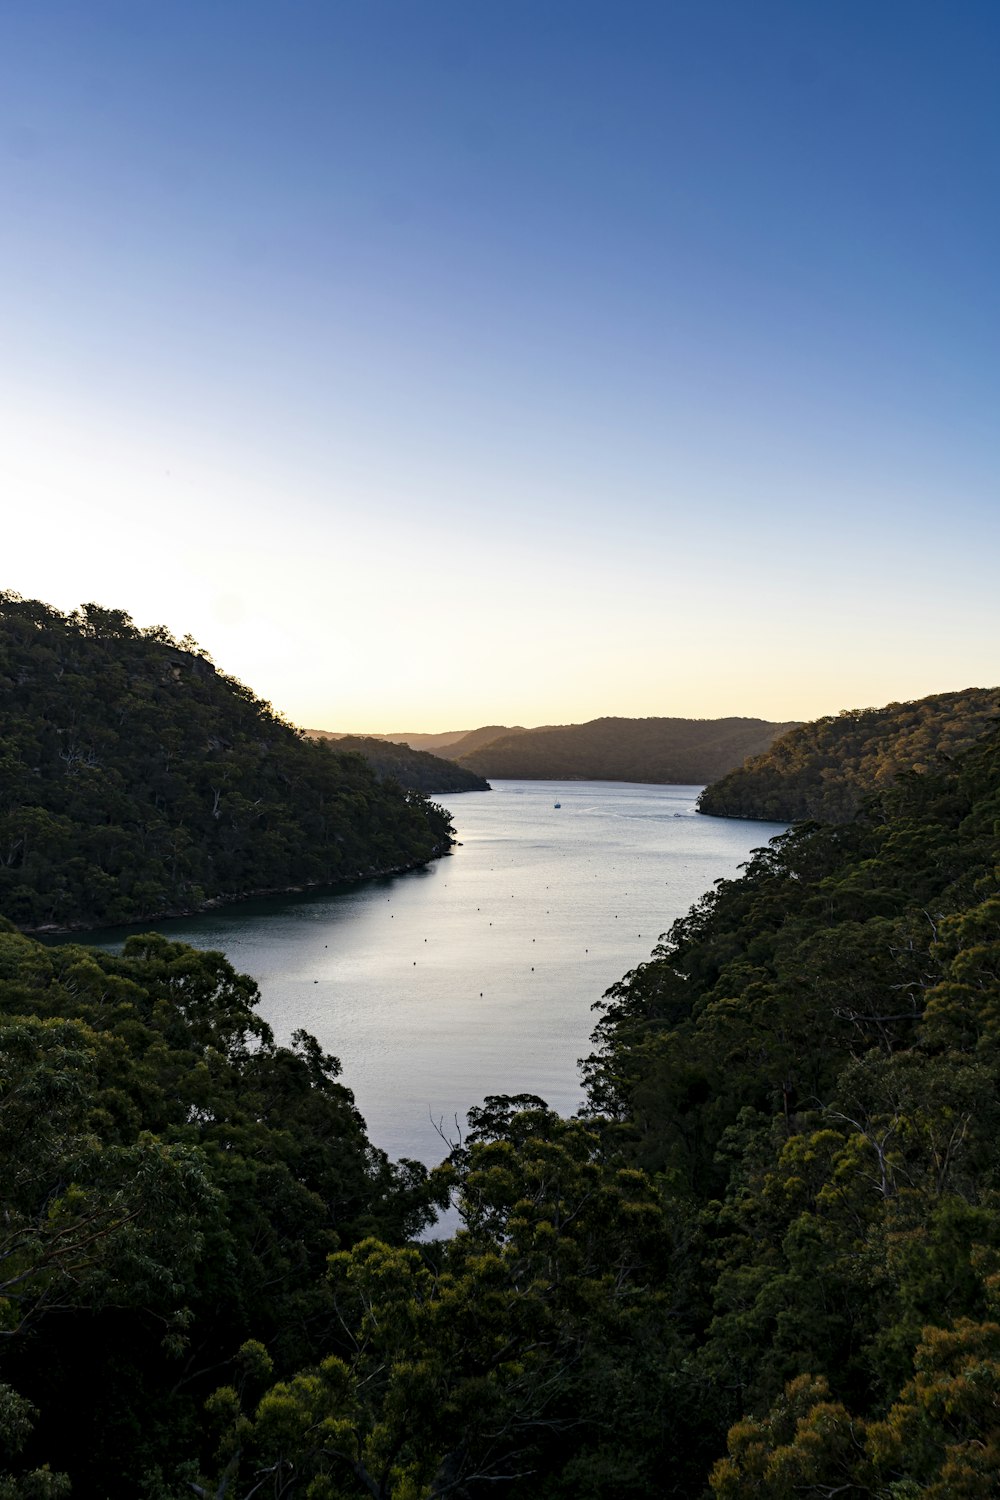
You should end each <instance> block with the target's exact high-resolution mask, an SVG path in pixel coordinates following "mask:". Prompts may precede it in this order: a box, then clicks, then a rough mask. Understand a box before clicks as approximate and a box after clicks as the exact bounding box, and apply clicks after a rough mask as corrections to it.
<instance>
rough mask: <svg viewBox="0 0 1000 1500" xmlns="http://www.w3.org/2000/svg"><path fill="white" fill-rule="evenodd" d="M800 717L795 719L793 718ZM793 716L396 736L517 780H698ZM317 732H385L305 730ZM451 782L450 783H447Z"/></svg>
mask: <svg viewBox="0 0 1000 1500" xmlns="http://www.w3.org/2000/svg"><path fill="white" fill-rule="evenodd" d="M796 722H797V721H796ZM794 727H795V722H787V723H773V722H772V721H770V720H768V719H746V718H736V717H731V718H726V719H681V718H655V717H652V718H644V719H627V718H620V717H605V718H600V719H591V720H589V721H588V722H587V723H585V724H542V725H539V726H537V727H536V728H534V729H525V728H522V727H521V726H520V725H515V726H513V727H509V726H507V725H504V724H484V725H482V726H481V727H480V728H479V729H469V730H449V731H447V732H445V733H443V734H439V735H434V734H419V735H418V734H411V735H406V734H399V735H398V736H393V740H394V742H395V743H397V744H405V745H410V746H411V747H416V746H417V742H418V741H419V742H420V743H419V748H420V749H422V750H423V749H427V748H429V747H430V744H431V742H432V741H433V742H434V744H435V748H436V751H437V754H438V755H439V756H441V757H442V758H443V759H446V760H450V761H454V762H456V764H457V765H458V766H459V767H461V768H463V769H464V770H467V771H470V772H473V773H475V774H476V775H478V776H484V777H487V778H489V777H493V778H507V779H508V780H514V781H520V780H524V781H645V782H653V783H657V782H659V783H670V782H674V783H682V784H686V785H693V786H701V785H704V783H705V782H708V781H714V780H716V778H717V777H719V776H723V775H725V773H726V772H727V771H730V770H732V769H733V768H734V767H736V766H738V765H740V763H741V762H742V761H743V760H745V759H746V757H747V756H748V755H757V754H759V753H760V752H761V751H764V750H766V749H767V748H768V746H769V745H770V744H771V743H772V742H773V741H774V740H775V739H776V738H777V737H778V736H780V735H782V734H784V733H785V732H786V731H787V730H789V729H792V728H794ZM306 733H307V734H308V735H311V736H314V737H316V738H323V739H332V740H337V741H338V742H343V741H344V740H346V739H349V738H351V739H358V738H363V739H368V740H369V741H372V740H382V741H384V740H386V739H388V736H386V735H368V736H347V735H344V734H340V733H338V732H336V731H329V730H327V731H324V730H316V729H308V730H306ZM449 790H450V788H449Z"/></svg>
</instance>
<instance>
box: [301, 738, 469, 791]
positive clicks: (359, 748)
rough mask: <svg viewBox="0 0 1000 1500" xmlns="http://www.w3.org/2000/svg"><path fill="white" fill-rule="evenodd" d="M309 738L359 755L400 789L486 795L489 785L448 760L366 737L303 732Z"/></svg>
mask: <svg viewBox="0 0 1000 1500" xmlns="http://www.w3.org/2000/svg"><path fill="white" fill-rule="evenodd" d="M305 732H306V735H307V737H308V738H309V739H315V740H326V741H328V742H329V744H330V746H331V748H332V749H334V750H337V751H339V752H341V753H343V752H345V751H349V752H351V753H353V754H356V755H363V756H364V758H365V760H366V761H367V762H368V764H369V765H370V766H371V767H372V769H373V771H374V772H375V774H376V775H377V776H378V777H379V779H380V780H382V781H384V780H386V779H389V778H394V779H395V780H396V781H398V782H399V784H400V786H405V787H410V788H412V789H413V790H414V791H418V792H427V793H431V794H434V795H437V794H439V793H442V792H488V791H489V789H490V784H489V782H488V781H487V780H486V779H485V777H482V776H477V775H476V773H475V771H467V770H466V769H465V767H464V766H458V765H456V764H455V763H454V761H451V760H445V759H443V758H442V757H441V756H440V755H432V754H431V753H430V752H429V751H427V750H413V749H411V748H410V746H409V745H405V744H397V743H395V742H394V741H392V740H384V739H382V738H381V736H378V737H376V736H374V735H368V734H334V733H328V732H327V731H326V730H323V729H307V730H306V731H305Z"/></svg>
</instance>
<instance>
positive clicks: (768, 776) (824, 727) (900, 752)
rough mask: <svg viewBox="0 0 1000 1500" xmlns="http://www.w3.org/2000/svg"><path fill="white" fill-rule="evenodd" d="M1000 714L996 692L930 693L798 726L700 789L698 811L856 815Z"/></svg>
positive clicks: (777, 818)
mask: <svg viewBox="0 0 1000 1500" xmlns="http://www.w3.org/2000/svg"><path fill="white" fill-rule="evenodd" d="M998 715H1000V688H966V689H965V690H964V691H962V692H957V693H934V694H932V695H931V696H930V697H928V698H920V699H918V700H917V701H916V702H913V703H889V704H887V705H886V707H885V708H862V709H852V710H845V711H844V712H843V713H841V714H837V715H831V716H829V717H827V718H825V719H817V720H815V722H813V723H811V724H800V725H799V726H798V728H796V729H792V730H790V731H789V732H788V733H787V734H785V735H783V736H782V737H781V738H780V739H778V740H776V741H775V742H774V744H773V745H771V747H770V748H769V749H768V750H765V751H764V753H763V754H761V755H755V756H753V757H752V758H751V759H750V760H748V761H747V763H746V764H745V765H743V766H739V767H738V768H737V769H735V770H733V771H730V772H729V774H728V775H726V776H723V777H722V778H721V780H719V781H717V782H715V783H714V785H712V786H708V787H706V788H705V790H704V792H702V794H701V797H700V798H699V801H698V810H699V812H703V813H710V814H712V815H714V816H716V817H723V818H760V819H763V820H764V821H771V822H779V823H791V822H794V821H796V820H798V819H801V818H820V819H822V820H823V821H826V822H831V823H842V822H847V821H848V820H849V819H850V818H853V817H854V816H855V814H856V813H857V811H858V809H859V807H860V806H861V803H862V800H863V798H864V797H865V796H866V795H867V794H868V793H869V792H874V791H877V790H878V789H879V788H881V787H884V786H886V785H888V784H889V783H890V782H891V781H892V780H893V779H894V778H895V777H896V776H897V775H898V774H899V772H900V771H924V770H926V769H928V768H929V767H933V766H934V765H935V764H936V763H937V762H938V760H939V759H940V757H942V756H953V755H955V754H957V753H958V752H959V751H961V750H965V749H967V748H968V746H970V745H971V744H973V743H974V742H975V741H976V740H977V739H978V738H979V737H980V735H981V734H982V733H983V732H984V730H985V729H986V728H987V727H988V725H990V724H991V723H992V722H993V721H994V720H995V719H996V718H997V716H998Z"/></svg>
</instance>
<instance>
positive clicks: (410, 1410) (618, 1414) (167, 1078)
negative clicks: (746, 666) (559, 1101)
mask: <svg viewBox="0 0 1000 1500" xmlns="http://www.w3.org/2000/svg"><path fill="white" fill-rule="evenodd" d="M255 999H256V994H255V990H254V986H253V984H252V982H251V981H250V980H247V979H245V978H243V977H241V976H239V975H237V974H235V973H234V972H233V971H232V969H231V968H230V967H229V965H228V964H227V963H226V961H225V960H224V958H223V957H222V956H221V955H219V954H211V953H196V952H195V951H194V950H191V949H189V948H187V947H185V946H183V945H180V944H174V943H170V942H168V941H167V940H165V939H163V938H161V937H157V936H155V935H154V936H144V937H139V938H133V939H132V940H130V942H129V943H128V944H127V945H126V948H125V951H124V953H123V954H122V955H121V956H120V957H115V956H112V955H110V954H107V953H104V952H99V951H92V950H89V949H86V948H82V947H79V946H76V945H69V946H66V947H61V948H46V947H42V946H41V945H39V944H38V943H36V942H34V941H32V940H31V939H30V938H28V937H25V936H24V935H22V934H20V933H18V932H17V931H16V930H15V929H14V928H12V927H10V926H9V925H5V926H3V928H2V930H0V1159H2V1161H3V1167H4V1171H3V1173H2V1176H0V1198H2V1202H0V1497H5V1500H14V1497H19V1500H28V1497H37V1500H54V1497H61V1496H63V1495H65V1494H67V1493H68V1492H70V1491H69V1487H70V1486H72V1491H71V1492H72V1494H75V1495H81V1496H86V1495H99V1496H101V1497H106V1500H126V1497H128V1500H133V1497H136V1496H139V1497H145V1500H181V1496H184V1495H188V1496H190V1495H191V1494H197V1495H199V1496H212V1497H215V1500H252V1497H256V1500H261V1497H263V1496H265V1495H266V1496H270V1497H279V1496H280V1497H288V1500H291V1497H296V1500H298V1497H302V1500H355V1497H364V1496H368V1497H370V1500H432V1497H433V1500H437V1497H444V1496H451V1497H453V1500H483V1497H485V1496H491V1497H498V1496H502V1497H505V1500H571V1497H572V1500H646V1497H651V1496H675V1497H684V1500H704V1497H707V1496H709V1495H714V1496H715V1497H718V1500H751V1497H759V1496H768V1497H776V1500H786V1497H787V1500H792V1497H812V1500H832V1497H834V1496H836V1497H838V1500H840V1497H843V1500H915V1497H917V1496H929V1497H931V1500H987V1497H990V1496H993V1495H995V1494H997V1493H998V1492H1000V1415H998V1413H1000V731H993V732H992V733H990V734H989V735H988V736H986V737H985V738H984V739H983V740H982V741H981V742H980V743H979V744H978V745H977V746H976V747H975V748H973V749H972V750H970V751H968V752H966V753H965V754H964V755H963V756H961V757H959V758H957V759H956V760H955V761H954V762H951V763H942V764H940V765H938V766H936V767H927V768H925V769H924V770H923V771H921V772H919V773H917V772H903V773H901V774H899V775H897V777H896V778H895V780H894V781H893V782H891V783H888V784H887V785H885V786H883V787H882V789H881V790H880V791H879V792H878V794H877V795H876V796H873V797H871V798H870V799H869V800H868V802H867V803H866V805H865V807H864V808H863V809H862V812H861V815H859V816H857V817H856V818H854V819H853V820H852V821H851V822H849V823H846V824H839V825H832V824H820V823H809V824H803V825H799V826H796V827H795V828H793V829H792V830H791V831H790V832H788V833H787V834H785V835H783V836H782V837H780V838H779V839H777V840H774V841H773V842H772V844H771V845H770V846H769V847H768V848H767V849H764V850H760V851H757V853H756V854H755V855H754V857H753V858H752V860H751V861H750V863H749V865H748V867H747V869H746V872H745V875H744V876H743V878H741V879H739V880H733V881H723V882H719V883H718V884H717V885H716V887H715V889H714V890H713V891H712V892H711V893H709V894H708V895H707V896H705V897H704V898H703V900H702V901H701V902H699V903H698V904H697V905H696V906H695V907H694V908H693V909H692V910H691V912H689V913H688V915H687V916H685V917H684V918H682V919H681V920H680V921H679V922H677V923H675V925H674V926H673V928H672V929H671V931H670V932H669V933H668V934H667V935H666V936H665V937H664V938H663V939H662V940H661V943H660V945H659V946H658V948H657V950H656V951H655V952H654V954H653V956H652V958H651V960H650V961H649V962H648V963H646V964H644V965H642V966H640V967H639V968H638V969H636V970H635V971H634V972H633V973H631V974H629V975H627V976H626V977H625V978H624V979H623V980H622V981H621V983H620V984H618V985H616V986H615V987H614V988H613V989H612V990H611V991H610V992H609V994H608V996H607V997H606V999H605V1001H604V1002H603V1006H602V1015H601V1019H600V1022H599V1026H598V1030H597V1032H596V1035H595V1041H596V1051H595V1053H594V1055H593V1056H592V1057H591V1058H590V1059H588V1060H587V1062H586V1064H585V1077H586V1083H587V1097H588V1107H587V1110H586V1112H585V1113H584V1114H583V1115H581V1117H580V1118H577V1119H572V1120H565V1119H560V1118H559V1117H558V1116H557V1115H556V1114H554V1113H553V1112H552V1111H550V1110H549V1109H547V1107H546V1106H545V1104H544V1102H543V1101H542V1100H540V1099H536V1098H534V1097H532V1096H516V1097H513V1098H491V1099H487V1100H486V1101H485V1103H484V1104H483V1105H482V1106H481V1107H479V1108H477V1109H474V1110H472V1111H471V1113H470V1117H469V1124H470V1128H469V1132H468V1135H467V1136H466V1138H465V1139H464V1140H462V1141H460V1142H459V1143H458V1144H457V1145H456V1146H455V1148H454V1149H453V1151H452V1152H451V1155H450V1157H449V1159H448V1161H447V1162H446V1163H445V1164H443V1165H442V1167H440V1168H439V1169H438V1170H437V1171H436V1172H435V1173H432V1174H431V1176H430V1178H428V1176H427V1174H426V1173H425V1172H424V1170H423V1169H422V1168H420V1167H419V1166H416V1165H414V1164H412V1163H402V1164H400V1165H399V1166H396V1167H393V1166H392V1165H391V1164H390V1163H389V1162H388V1161H387V1160H386V1159H385V1157H384V1156H383V1155H382V1154H381V1153H379V1152H378V1151H375V1150H373V1148H372V1147H371V1146H370V1144H369V1143H368V1142H367V1140H366V1138H365V1133H364V1127H363V1124H362V1122H361V1121H360V1119H359V1118H358V1116H357V1114H356V1112H355V1110H354V1107H353V1101H352V1099H351V1096H350V1094H349V1093H348V1092H347V1090H346V1089H344V1088H343V1087H342V1086H341V1084H340V1083H339V1082H338V1081H337V1076H336V1075H337V1065H336V1063H335V1061H334V1060H333V1059H331V1058H329V1057H326V1056H324V1055H323V1053H322V1052H321V1051H320V1049H319V1047H318V1046H317V1044H316V1042H315V1041H314V1040H313V1039H312V1038H310V1037H309V1036H307V1035H305V1034H299V1035H297V1036H296V1038H295V1039H294V1044H293V1046H292V1047H290V1048H285V1047H278V1046H276V1045H275V1043H274V1040H273V1038H272V1036H271V1034H270V1032H269V1031H268V1028H267V1027H266V1026H265V1025H264V1024H263V1023H262V1022H261V1021H260V1020H259V1019H258V1018H257V1017H256V1015H255V1012H254V1001H255ZM448 1193H451V1194H453V1195H455V1197H456V1199H457V1201H458V1204H459V1207H460V1212H461V1216H462V1225H463V1227H462V1229H461V1230H460V1231H459V1232H458V1233H457V1234H456V1235H455V1237H454V1238H453V1239H451V1240H450V1241H446V1242H429V1243H419V1242H417V1241H415V1240H414V1238H413V1236H414V1234H415V1233H416V1232H418V1231H419V1230H420V1228H421V1227H422V1226H425V1225H426V1223H427V1220H428V1217H429V1215H430V1212H431V1205H432V1203H433V1202H434V1201H438V1202H440V1201H443V1199H444V1197H445V1195H446V1194H448ZM4 1465H5V1466H6V1467H5V1469H4V1467H3V1466H4Z"/></svg>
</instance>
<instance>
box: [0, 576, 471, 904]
mask: <svg viewBox="0 0 1000 1500" xmlns="http://www.w3.org/2000/svg"><path fill="white" fill-rule="evenodd" d="M0 714H2V717H0V912H3V913H4V914H5V915H6V916H8V917H10V918H12V919H13V920H14V921H15V922H16V923H17V924H18V925H19V926H22V927H26V928H32V927H41V926H48V925H51V926H72V925H91V926H96V925H99V924H111V923H119V922H132V921H136V920H138V919H140V918H143V917H148V916H150V915H155V914H159V913H163V912H166V911H171V910H187V909H191V908H196V907H199V906H201V905H203V904H204V903H205V902H206V901H208V900H210V899H213V898H221V897H232V896H238V895H241V894H244V893H247V892H250V891H259V890H272V889H285V888H288V887H296V886H302V885H313V884H322V883H326V882H332V881H338V880H348V879H355V878H357V877H359V876H363V875H368V874H372V873H375V872H378V871H385V870H390V869H398V868H403V867H409V866H412V865H415V864H418V863H423V862H425V861H426V860H429V859H431V858H433V857H434V856H435V855H436V854H440V853H442V852H444V850H445V849H447V847H448V844H449V837H448V832H449V830H448V817H447V814H446V813H444V812H443V810H442V809H440V808H436V807H435V806H434V805H433V804H430V803H428V802H426V801H425V800H424V798H423V797H422V796H420V795H419V794H417V793H413V792H406V791H404V790H403V789H402V788H401V787H400V786H398V785H397V784H396V783H394V782H389V781H379V780H378V778H377V777H376V776H375V775H374V774H373V772H372V771H371V769H370V768H369V766H368V765H367V763H366V762H365V761H364V760H362V759H361V757H360V756H356V755H349V754H348V755H341V754H338V753H336V752H335V751H333V750H331V749H330V748H328V747H327V746H326V745H321V744H317V743H313V742H311V741H307V740H305V739H303V737H302V736H301V735H300V734H299V733H298V732H297V731H296V730H294V729H293V728H292V727H291V726H290V725H289V724H286V723H285V722H284V721H283V720H282V719H281V718H280V717H279V716H278V715H277V714H275V713H274V712H273V711H272V709H271V707H270V705H268V704H267V703H263V702H261V701H260V700H259V699H258V698H255V697H254V695H253V694H252V693H251V692H250V691H249V690H248V689H247V688H245V687H243V685H242V684H241V683H238V682H235V681H234V680H233V679H231V678H228V677H225V676H224V675H223V674H222V673H220V672H217V671H216V670H215V668H214V666H213V665H212V664H211V662H209V661H208V660H207V659H206V657H205V656H204V655H203V654H201V653H199V651H198V649H197V647H196V646H195V644H194V642H192V641H189V640H184V641H182V642H180V643H179V644H178V643H177V642H176V641H174V640H173V638H172V637H171V636H170V634H169V632H168V631H166V630H165V629H163V628H162V627H156V628H154V629H152V630H146V631H140V630H138V629H137V628H136V626H135V625H133V623H132V621H131V620H130V619H129V617H128V616H127V615H125V614H123V613H121V612H120V611H116V610H107V609H101V608H99V607H98V606H96V605H92V604H88V605H85V606H84V607H83V608H82V609H81V610H80V611H78V612H77V613H75V614H72V615H62V614H60V613H58V612H57V611H56V610H54V609H51V608H50V607H49V606H47V605H45V604H41V603H39V602H38V601H35V600H23V599H20V598H18V597H17V596H16V595H11V594H0Z"/></svg>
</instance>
